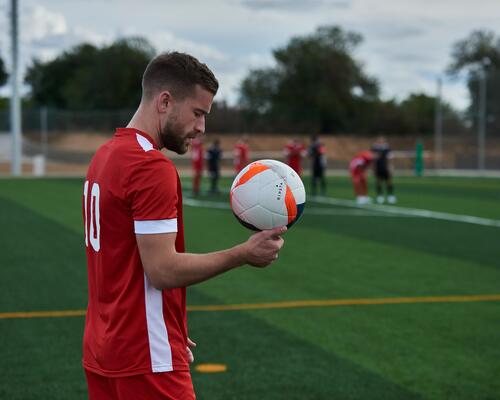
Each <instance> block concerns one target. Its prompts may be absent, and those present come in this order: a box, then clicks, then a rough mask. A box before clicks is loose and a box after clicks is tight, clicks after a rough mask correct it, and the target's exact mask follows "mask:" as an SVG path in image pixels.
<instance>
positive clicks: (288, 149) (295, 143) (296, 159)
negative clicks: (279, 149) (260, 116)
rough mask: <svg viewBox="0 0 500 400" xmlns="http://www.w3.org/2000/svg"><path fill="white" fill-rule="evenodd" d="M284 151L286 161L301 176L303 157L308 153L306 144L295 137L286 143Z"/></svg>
mask: <svg viewBox="0 0 500 400" xmlns="http://www.w3.org/2000/svg"><path fill="white" fill-rule="evenodd" d="M283 153H284V154H285V158H286V163H287V164H288V165H289V166H290V167H291V168H292V169H293V170H294V171H295V172H297V174H298V175H299V176H301V175H302V159H303V158H304V156H305V155H306V154H307V151H306V147H305V146H304V144H303V143H302V142H301V141H300V140H299V139H293V140H291V141H290V142H288V143H287V144H286V146H285V148H284V149H283Z"/></svg>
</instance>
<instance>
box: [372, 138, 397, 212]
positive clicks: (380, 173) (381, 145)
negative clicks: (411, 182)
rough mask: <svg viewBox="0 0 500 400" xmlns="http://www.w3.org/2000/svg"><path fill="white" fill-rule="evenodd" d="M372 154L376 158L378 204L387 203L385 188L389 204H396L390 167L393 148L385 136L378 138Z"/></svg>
mask: <svg viewBox="0 0 500 400" xmlns="http://www.w3.org/2000/svg"><path fill="white" fill-rule="evenodd" d="M372 153H373V154H374V156H375V160H374V172H375V179H376V182H375V188H376V190H377V203H379V204H382V203H383V202H384V201H385V197H384V191H383V186H385V190H386V193H387V202H388V203H390V204H394V203H396V196H394V186H393V184H392V174H391V168H390V165H389V160H390V153H391V148H390V147H389V143H387V140H386V139H385V138H384V137H383V136H380V137H378V138H377V140H376V141H375V143H373V146H372Z"/></svg>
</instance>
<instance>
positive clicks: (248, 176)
mask: <svg viewBox="0 0 500 400" xmlns="http://www.w3.org/2000/svg"><path fill="white" fill-rule="evenodd" d="M230 202H231V209H232V210H233V213H234V215H235V216H236V218H237V219H238V221H240V222H241V223H242V224H243V225H244V226H246V227H247V228H249V229H253V230H257V231H259V230H264V229H272V228H276V227H278V226H285V225H286V226H287V227H291V226H292V225H293V224H294V223H295V222H297V220H298V219H299V217H300V216H301V214H302V212H303V211H304V206H305V203H306V191H305V189H304V184H303V183H302V180H301V179H300V177H299V176H298V175H297V173H296V172H295V171H294V170H293V169H292V168H290V167H289V166H288V165H286V164H283V163H282V162H280V161H276V160H259V161H255V162H253V163H251V164H249V165H247V166H246V167H245V168H243V169H242V170H241V171H240V173H239V174H238V175H237V176H236V178H234V182H233V185H232V186H231V193H230Z"/></svg>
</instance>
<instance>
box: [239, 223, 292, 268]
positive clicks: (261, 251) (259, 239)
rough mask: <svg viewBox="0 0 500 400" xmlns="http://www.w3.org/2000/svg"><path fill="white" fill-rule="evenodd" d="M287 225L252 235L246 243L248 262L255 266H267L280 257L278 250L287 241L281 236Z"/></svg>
mask: <svg viewBox="0 0 500 400" xmlns="http://www.w3.org/2000/svg"><path fill="white" fill-rule="evenodd" d="M286 230H287V228H286V226H282V227H279V228H274V229H270V230H266V231H262V232H258V233H255V234H253V235H252V236H250V238H249V239H248V240H247V241H246V243H245V244H244V247H245V249H246V262H247V263H248V264H250V265H253V266H254V267H267V266H268V265H269V264H271V263H272V262H273V261H275V260H276V259H277V258H278V252H279V251H280V249H281V248H282V247H283V244H284V243H285V241H284V240H283V238H282V237H281V235H282V234H284V233H285V232H286Z"/></svg>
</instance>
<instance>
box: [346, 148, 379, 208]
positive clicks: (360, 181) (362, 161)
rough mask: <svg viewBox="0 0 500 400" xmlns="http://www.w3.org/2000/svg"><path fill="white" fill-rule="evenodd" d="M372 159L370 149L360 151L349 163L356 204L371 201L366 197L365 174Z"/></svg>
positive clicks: (366, 184)
mask: <svg viewBox="0 0 500 400" xmlns="http://www.w3.org/2000/svg"><path fill="white" fill-rule="evenodd" d="M372 160H373V155H372V153H371V152H370V151H362V152H360V153H358V154H356V156H355V157H354V158H353V159H352V160H351V163H350V164H349V171H350V173H351V179H352V183H353V186H354V194H355V196H356V203H358V204H369V203H371V199H370V197H368V183H367V180H366V174H367V171H368V167H369V166H370V164H371V163H372Z"/></svg>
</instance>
